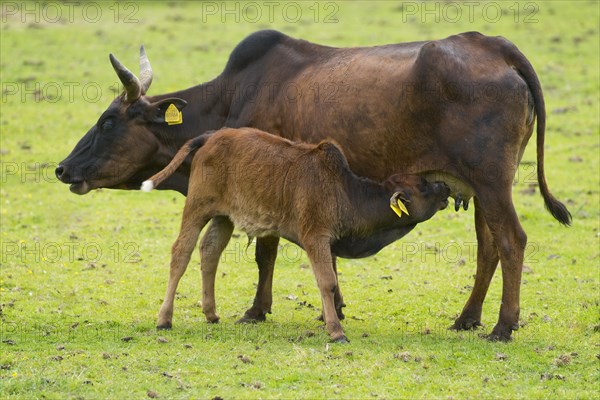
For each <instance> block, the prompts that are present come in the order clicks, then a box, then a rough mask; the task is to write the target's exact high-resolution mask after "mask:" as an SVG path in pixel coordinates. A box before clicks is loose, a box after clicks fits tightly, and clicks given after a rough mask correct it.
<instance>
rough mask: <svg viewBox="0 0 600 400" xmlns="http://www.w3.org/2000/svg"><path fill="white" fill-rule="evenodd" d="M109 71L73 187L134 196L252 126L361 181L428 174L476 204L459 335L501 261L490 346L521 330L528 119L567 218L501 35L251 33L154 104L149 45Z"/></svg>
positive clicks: (524, 80)
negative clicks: (117, 83)
mask: <svg viewBox="0 0 600 400" xmlns="http://www.w3.org/2000/svg"><path fill="white" fill-rule="evenodd" d="M111 63H112V64H113V67H114V68H115V71H116V72H117V74H118V75H119V78H120V79H121V81H122V82H123V84H124V86H125V88H126V93H124V94H123V95H122V96H120V97H119V98H117V99H116V100H115V101H114V102H113V103H112V104H111V105H110V106H109V107H108V109H107V110H106V111H105V112H104V113H103V114H102V115H101V116H100V118H99V119H98V121H97V123H96V124H95V125H94V126H92V127H91V129H90V130H89V131H88V132H87V133H86V134H85V136H83V137H82V138H81V140H80V141H79V143H77V145H76V146H75V148H74V149H73V151H72V152H71V154H70V155H69V156H68V157H67V158H66V159H65V160H63V161H62V162H61V163H60V165H59V166H58V168H57V169H56V174H57V176H58V178H59V179H60V180H61V181H62V182H64V183H68V184H70V189H71V191H72V192H74V193H78V194H85V193H87V192H89V191H90V190H92V189H96V188H100V187H105V188H115V189H137V188H139V185H140V184H141V183H142V181H143V180H144V179H145V178H146V177H148V176H150V175H152V174H154V173H156V172H157V171H160V170H161V169H162V168H164V167H165V165H167V164H168V162H169V161H170V160H171V159H172V158H173V156H174V155H175V153H176V152H177V150H179V148H180V147H181V146H182V145H183V144H184V143H185V142H186V141H187V140H189V139H191V138H193V137H194V136H196V135H198V133H199V132H204V131H207V130H214V129H220V128H222V127H223V126H228V127H234V128H236V127H242V126H251V127H254V128H258V129H262V130H264V131H267V132H270V133H273V134H276V135H280V136H284V137H287V138H288V139H292V140H294V141H298V142H308V143H319V142H320V141H321V140H323V139H326V138H331V139H333V140H335V141H336V143H338V144H339V145H340V147H341V148H342V149H343V150H344V153H345V155H346V157H347V159H348V163H349V164H350V166H351V168H352V170H353V171H354V172H355V173H356V174H358V175H360V176H366V177H369V178H371V179H374V180H377V181H381V180H383V179H385V178H387V177H389V176H391V175H393V174H394V173H396V172H397V171H403V172H404V173H407V174H409V173H414V174H424V175H425V176H434V177H435V179H440V180H444V181H445V182H446V183H447V184H448V185H449V186H450V187H451V189H452V194H451V196H452V197H454V198H455V200H456V203H457V204H456V205H457V206H460V203H461V202H466V201H468V199H469V198H470V197H471V196H473V197H474V203H475V204H474V205H475V230H476V234H477V243H478V246H477V273H476V275H475V282H474V285H473V291H472V293H471V296H470V297H469V299H468V301H467V303H466V305H465V307H464V308H463V310H462V313H461V314H460V316H459V317H458V318H457V319H456V321H455V323H454V328H455V329H473V328H475V327H477V326H479V325H481V310H482V305H483V301H484V299H485V296H486V293H487V291H488V287H489V284H490V282H491V279H492V276H493V275H494V273H495V271H496V267H497V265H498V262H499V261H500V264H501V266H502V301H501V304H500V313H499V318H498V323H497V324H496V325H495V326H494V329H493V330H492V333H491V335H490V336H489V338H490V339H492V340H508V339H510V336H511V333H512V331H513V330H514V329H517V328H518V326H519V310H520V308H519V303H520V300H519V299H520V284H521V270H522V266H523V257H524V251H525V245H526V243H527V236H526V234H525V232H524V231H523V228H522V227H521V224H520V222H519V219H518V215H517V212H516V211H515V208H514V205H513V201H512V182H513V178H514V176H515V172H516V171H517V168H518V164H519V162H520V160H521V157H522V155H523V152H524V150H525V146H526V145H527V143H528V141H529V139H530V137H531V136H532V133H533V128H534V122H535V120H536V119H537V138H536V141H537V143H536V146H537V147H536V148H537V172H538V182H539V188H540V193H541V195H542V197H543V199H544V202H545V204H546V208H547V209H548V210H549V211H550V213H551V214H552V215H553V216H554V217H555V218H556V219H557V220H558V221H559V222H561V223H563V224H566V225H568V224H570V222H571V215H570V213H569V211H568V210H567V208H566V207H565V206H564V204H562V203H561V202H560V201H558V200H557V199H556V198H555V197H554V196H553V195H552V194H551V193H550V190H549V188H548V185H547V183H546V178H545V175H544V140H545V126H546V112H545V105H544V96H543V93H542V88H541V86H540V82H539V80H538V77H537V75H536V73H535V70H534V69H533V67H532V65H531V64H530V62H529V61H528V60H527V58H526V57H525V55H523V53H521V52H520V51H519V49H518V48H517V47H516V46H515V45H514V44H512V43H511V42H509V41H508V40H506V39H504V38H502V37H489V36H484V35H482V34H480V33H477V32H467V33H462V34H459V35H453V36H450V37H447V38H445V39H441V40H431V41H422V42H411V43H399V44H390V45H384V46H375V47H354V48H335V47H328V46H321V45H318V44H314V43H309V42H307V41H304V40H298V39H294V38H291V37H289V36H287V35H284V34H282V33H280V32H277V31H260V32H256V33H253V34H252V35H250V36H248V37H247V38H246V39H244V40H242V41H241V42H240V43H239V44H238V46H236V48H235V49H234V50H233V52H232V53H231V55H230V57H229V60H228V62H227V65H226V66H225V68H224V70H223V71H222V73H221V74H219V76H217V77H216V78H215V79H213V80H211V81H209V82H206V83H203V84H201V85H197V86H194V87H190V88H187V89H184V90H180V91H177V92H173V93H167V94H162V95H156V96H150V95H147V94H146V92H147V90H148V88H149V86H150V82H151V80H152V71H151V69H150V64H149V62H148V58H147V57H146V54H145V52H144V51H142V52H141V54H140V68H141V71H142V73H141V74H140V79H138V78H137V77H136V76H135V75H134V74H133V73H131V71H129V70H128V69H127V68H125V67H124V66H123V65H122V64H121V63H120V62H119V61H117V60H116V58H114V57H112V56H111ZM171 104H173V107H176V108H177V109H178V110H180V111H181V112H182V121H181V123H172V124H170V123H168V122H167V121H166V119H165V115H166V110H167V109H168V108H169V107H170V105H171ZM184 107H185V108H184ZM189 167H190V166H189V163H188V162H184V163H183V164H182V165H181V167H180V168H179V169H178V170H177V171H176V172H175V173H174V174H173V175H171V176H170V178H169V179H168V180H167V181H165V182H164V184H162V185H161V189H174V190H177V191H179V192H181V193H183V194H185V193H186V191H187V187H188V178H189ZM463 204H464V203H463ZM231 229H233V226H232V223H231V221H230V220H229V219H228V218H225V217H216V218H214V219H213V220H212V221H211V224H210V227H209V233H210V234H208V235H206V236H205V238H207V239H205V240H209V239H210V238H211V237H213V236H214V235H217V234H218V233H219V232H228V231H230V230H231ZM277 243H278V238H277V237H261V238H258V239H257V242H256V259H257V264H258V268H259V284H258V287H257V292H256V297H255V300H254V305H253V306H252V308H250V309H249V310H248V311H246V314H245V318H247V319H254V320H263V319H264V310H268V309H270V306H271V302H272V297H271V280H272V276H273V265H274V262H275V258H276V253H277Z"/></svg>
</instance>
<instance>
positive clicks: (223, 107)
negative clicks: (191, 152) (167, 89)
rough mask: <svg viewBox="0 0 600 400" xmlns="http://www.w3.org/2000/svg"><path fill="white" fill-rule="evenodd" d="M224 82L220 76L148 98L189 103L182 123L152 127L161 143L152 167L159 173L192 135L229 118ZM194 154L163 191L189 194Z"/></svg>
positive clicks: (218, 125)
mask: <svg viewBox="0 0 600 400" xmlns="http://www.w3.org/2000/svg"><path fill="white" fill-rule="evenodd" d="M221 93H222V85H221V82H220V80H219V78H217V79H215V80H213V81H210V82H207V83H204V84H201V85H198V86H193V87H191V88H188V89H184V90H180V91H177V92H172V93H166V94H161V95H157V96H152V97H150V96H149V97H148V101H150V102H155V101H158V100H163V99H167V98H171V97H177V98H180V99H183V100H185V101H186V102H187V106H186V107H185V108H184V109H183V110H182V123H181V124H176V125H168V124H166V123H161V124H153V125H152V126H151V127H150V129H151V130H152V131H153V132H154V134H155V135H156V137H157V138H158V140H159V142H160V146H159V149H158V152H157V154H156V157H155V158H154V159H153V160H152V164H153V165H152V166H153V169H156V171H157V172H158V171H159V170H161V169H162V168H164V167H165V166H166V165H167V164H168V163H169V162H170V161H171V159H172V158H173V157H174V156H175V154H176V153H177V151H178V150H179V149H180V148H181V146H183V144H184V143H185V142H186V141H188V140H189V139H191V138H194V137H196V136H198V135H200V134H201V133H203V132H206V131H208V130H215V129H220V128H221V127H222V126H223V124H224V123H225V119H226V118H227V112H228V111H229V110H228V106H227V104H226V102H224V101H223V98H222V96H221ZM191 160H192V156H190V157H188V158H187V159H186V160H185V161H184V163H183V164H182V165H181V167H179V169H178V171H177V172H176V173H175V174H173V175H172V177H170V178H169V179H167V180H166V181H165V182H164V184H162V185H161V187H160V188H158V189H162V190H177V191H178V192H180V193H182V194H184V195H185V194H186V193H187V181H188V178H189V174H190V166H191V165H190V164H191Z"/></svg>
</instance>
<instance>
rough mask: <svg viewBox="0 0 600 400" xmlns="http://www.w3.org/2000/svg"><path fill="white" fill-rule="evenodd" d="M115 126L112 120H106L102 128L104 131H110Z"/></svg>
mask: <svg viewBox="0 0 600 400" xmlns="http://www.w3.org/2000/svg"><path fill="white" fill-rule="evenodd" d="M113 125H114V122H113V120H112V118H108V119H107V120H105V121H104V122H103V123H102V125H101V128H102V130H103V131H109V130H111V129H112V127H113Z"/></svg>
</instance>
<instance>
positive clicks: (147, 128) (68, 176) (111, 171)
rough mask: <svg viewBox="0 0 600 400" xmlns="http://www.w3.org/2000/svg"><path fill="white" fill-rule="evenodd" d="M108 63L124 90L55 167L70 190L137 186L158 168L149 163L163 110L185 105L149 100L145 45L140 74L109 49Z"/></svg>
mask: <svg viewBox="0 0 600 400" xmlns="http://www.w3.org/2000/svg"><path fill="white" fill-rule="evenodd" d="M110 62H111V64H112V66H113V68H114V70H115V71H116V73H117V75H118V76H119V79H120V80H121V83H123V86H124V88H125V90H124V92H123V93H122V94H121V95H120V96H119V97H118V98H116V99H115V100H114V101H113V102H112V103H111V105H110V106H109V107H108V109H107V110H106V111H104V112H103V113H102V115H101V116H100V118H99V119H98V121H97V122H96V124H95V125H94V126H92V127H91V129H90V130H89V131H88V132H87V133H86V134H85V135H84V136H83V137H82V138H81V140H79V143H77V145H76V146H75V148H74V149H73V151H71V154H69V156H68V157H67V158H65V159H64V160H63V161H61V162H60V163H59V165H58V167H57V168H56V171H55V172H56V176H57V178H58V179H59V180H60V181H61V182H63V183H66V184H70V190H71V191H72V192H73V193H77V194H86V193H88V192H89V191H90V190H92V189H96V188H119V189H130V188H135V189H137V188H138V187H139V184H140V183H141V181H143V180H144V179H145V178H146V177H148V176H149V175H151V174H152V173H153V172H156V171H157V170H159V169H160V168H156V167H155V168H152V164H153V163H154V162H155V161H156V157H157V153H159V148H160V145H161V143H160V141H159V138H158V136H157V132H158V131H160V127H161V125H166V124H165V112H166V109H167V108H168V107H169V106H170V105H171V104H173V105H174V106H175V107H176V108H177V109H178V110H179V111H181V109H183V107H185V105H186V102H185V100H182V99H178V98H167V99H161V100H158V101H151V100H150V99H149V98H147V97H146V91H147V90H148V88H149V87H150V83H151V82H152V68H151V67H150V62H149V61H148V57H147V56H146V52H145V51H144V47H143V46H142V48H141V49H140V77H139V79H138V77H136V76H135V75H134V74H133V73H132V72H131V71H129V70H128V69H127V68H125V66H123V64H121V63H120V62H119V60H117V59H116V58H115V57H114V56H113V55H112V54H111V55H110ZM151 171H152V172H151Z"/></svg>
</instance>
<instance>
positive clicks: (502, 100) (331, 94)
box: [226, 33, 530, 180]
mask: <svg viewBox="0 0 600 400" xmlns="http://www.w3.org/2000/svg"><path fill="white" fill-rule="evenodd" d="M280 35H281V34H280ZM503 41H504V40H503V39H499V38H492V37H486V36H483V35H481V34H478V33H466V34H461V35H456V36H451V37H449V38H446V39H442V40H438V41H429V42H411V43H402V44H394V45H385V46H375V47H356V48H333V47H325V46H320V45H314V44H311V43H309V42H306V41H302V40H296V39H292V38H289V37H287V36H285V35H284V36H278V40H277V41H273V42H272V46H271V47H269V48H268V49H266V50H265V49H263V51H264V52H263V54H262V55H261V57H260V58H259V59H257V60H253V62H252V63H250V64H249V65H247V66H246V68H244V69H243V70H238V71H237V72H236V73H235V74H233V75H231V76H229V77H228V79H229V80H230V81H231V82H233V83H234V84H235V85H236V87H239V88H241V89H240V90H245V95H246V96H248V88H251V90H250V92H251V93H252V96H254V97H252V100H253V101H245V102H237V103H233V104H232V107H231V109H230V113H229V117H228V120H227V122H226V125H227V126H254V127H257V128H259V129H262V130H265V131H268V132H270V133H274V134H278V135H281V136H283V137H287V138H290V139H292V140H295V141H304V142H311V143H317V142H319V141H321V140H322V139H325V138H331V139H334V140H335V141H336V142H338V143H339V144H340V145H341V147H342V148H343V149H344V151H345V153H346V156H347V158H348V161H349V163H350V165H351V167H352V169H353V170H354V171H355V172H356V173H357V174H359V175H363V176H368V177H371V178H374V179H376V180H383V179H385V178H386V177H387V176H389V175H391V174H393V173H395V172H398V171H410V172H422V171H427V170H436V169H439V170H444V169H447V168H444V167H445V164H446V163H451V162H453V160H455V159H456V158H463V157H466V158H467V159H468V160H467V161H469V162H471V163H473V164H475V163H477V162H478V161H480V159H481V157H483V156H485V155H486V154H485V152H475V153H477V154H458V153H456V152H455V150H456V151H459V150H460V149H455V147H456V143H457V142H460V143H462V142H463V141H464V135H469V134H473V135H474V133H473V132H474V131H475V130H477V129H478V128H479V127H478V126H477V124H480V123H481V124H483V123H485V122H486V119H487V121H494V120H496V121H498V120H500V121H501V120H502V119H503V118H504V116H503V115H498V113H505V114H510V115H512V116H515V115H516V118H513V119H517V120H519V121H520V122H522V125H526V121H527V119H528V117H529V116H530V110H529V108H528V107H529V102H528V98H527V96H528V93H527V88H526V85H525V84H524V81H523V80H522V79H521V78H520V77H519V75H518V73H517V72H516V71H515V70H514V69H513V68H511V67H510V66H508V65H507V63H506V62H505V61H504V60H503V59H502V57H503V54H502V52H501V51H499V50H498V48H500V47H501V45H502V42H503ZM241 97H242V98H243V95H241ZM490 97H491V98H490ZM497 110H499V111H497ZM488 125H489V123H488ZM501 128H502V129H505V130H509V129H507V128H508V127H506V126H502V127H501ZM468 131H471V132H468ZM513 131H514V130H513ZM517 131H518V132H517V134H516V135H515V137H514V138H513V140H514V141H515V142H519V141H523V140H524V139H523V134H522V132H521V131H519V129H517ZM492 133H493V134H496V132H492ZM492 133H490V134H492ZM484 136H485V134H484ZM527 138H528V137H527ZM467 139H468V140H471V138H467ZM503 140H506V138H504V139H503ZM509 140H511V139H510V138H509ZM519 145H521V144H520V143H518V144H516V146H519ZM463 147H464V146H463ZM469 158H470V159H469ZM378 160H380V161H378ZM390 160H397V163H390V162H389V161H390Z"/></svg>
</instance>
